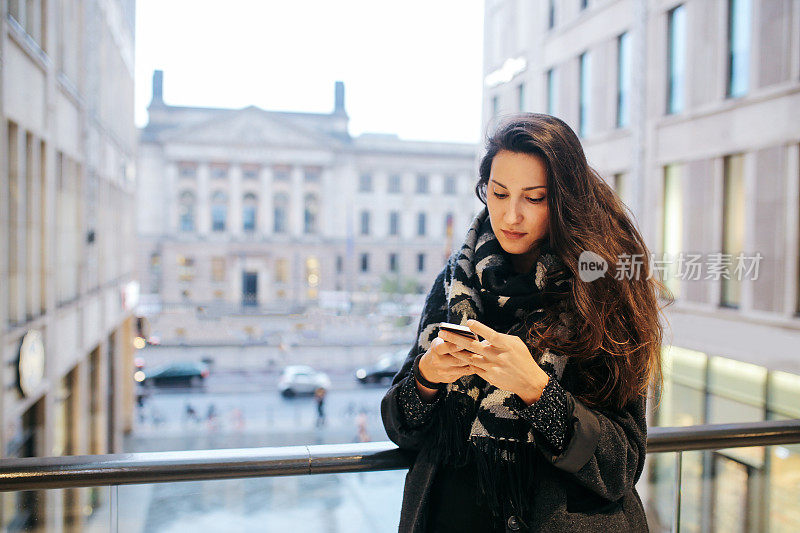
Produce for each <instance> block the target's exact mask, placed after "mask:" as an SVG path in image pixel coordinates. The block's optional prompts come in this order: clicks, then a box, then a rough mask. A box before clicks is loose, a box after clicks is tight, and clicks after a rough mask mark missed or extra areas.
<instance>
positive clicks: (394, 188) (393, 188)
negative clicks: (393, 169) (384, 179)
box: [389, 174, 401, 194]
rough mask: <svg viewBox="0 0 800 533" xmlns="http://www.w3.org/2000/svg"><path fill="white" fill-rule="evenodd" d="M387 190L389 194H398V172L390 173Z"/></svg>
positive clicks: (399, 190) (399, 189)
mask: <svg viewBox="0 0 800 533" xmlns="http://www.w3.org/2000/svg"><path fill="white" fill-rule="evenodd" d="M389 192H390V193H391V194H398V193H400V192H401V188H400V175H399V174H392V175H390V176H389Z"/></svg>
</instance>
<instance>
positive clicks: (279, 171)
mask: <svg viewBox="0 0 800 533" xmlns="http://www.w3.org/2000/svg"><path fill="white" fill-rule="evenodd" d="M289 170H290V167H288V166H286V165H280V166H276V167H273V168H272V177H273V179H274V180H275V181H281V182H286V181H289Z"/></svg>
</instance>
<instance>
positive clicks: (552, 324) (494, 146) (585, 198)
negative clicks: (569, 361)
mask: <svg viewBox="0 0 800 533" xmlns="http://www.w3.org/2000/svg"><path fill="white" fill-rule="evenodd" d="M501 150H507V151H510V152H517V153H526V154H532V155H536V156H539V157H541V158H542V159H543V160H544V162H545V164H546V166H547V205H548V208H549V223H550V228H549V234H548V236H547V239H549V243H548V244H549V246H550V248H551V249H552V250H553V251H554V252H555V253H556V254H557V255H558V256H559V257H560V258H561V260H562V261H563V263H564V265H565V267H566V268H567V269H568V270H570V271H571V274H572V277H573V282H572V289H571V293H572V299H571V302H569V306H570V307H571V309H572V314H573V318H574V320H572V325H573V327H571V328H570V329H571V334H569V335H564V329H563V328H561V327H560V325H561V324H562V323H563V316H561V313H562V310H561V309H560V308H559V307H558V306H551V309H549V310H545V313H544V315H543V317H542V315H541V314H540V318H537V319H536V320H535V321H532V322H530V323H529V324H527V329H528V335H529V338H528V339H527V340H526V342H528V344H529V345H531V346H535V347H536V348H538V349H539V352H540V353H541V351H542V350H544V348H549V349H550V350H551V351H553V352H555V353H563V354H569V355H570V356H572V357H573V360H574V361H575V362H576V363H577V368H578V376H579V382H580V383H579V390H576V391H575V392H574V393H575V395H576V396H577V397H578V398H579V399H580V400H581V401H583V402H584V403H586V404H587V405H591V406H594V407H597V408H608V407H610V408H622V407H624V406H625V405H626V404H627V403H628V402H629V401H631V400H633V399H635V398H640V397H646V396H647V394H648V388H649V386H650V385H651V384H652V385H653V390H654V391H656V392H658V393H660V391H661V389H662V387H663V376H662V373H661V341H662V336H663V327H662V324H661V322H660V320H659V316H660V314H661V307H660V306H659V296H660V297H661V298H662V299H663V300H665V305H664V307H666V306H667V305H670V304H671V303H672V302H673V301H674V297H673V295H672V294H671V293H670V291H669V290H668V289H667V288H666V286H664V284H663V283H661V281H659V280H658V279H657V277H656V276H655V275H653V274H652V271H651V258H650V252H649V251H648V249H647V246H646V245H645V242H644V239H642V236H641V235H640V234H639V231H638V230H637V229H636V227H635V226H634V224H633V223H632V218H633V215H632V214H629V211H628V208H627V207H626V206H625V205H624V204H623V203H622V201H620V199H619V197H618V196H617V195H616V193H615V192H614V190H613V189H612V188H611V187H610V186H609V185H608V184H607V183H606V182H605V181H604V180H603V179H602V178H601V177H600V175H599V174H598V173H597V172H596V171H595V170H594V169H592V168H591V167H590V166H589V164H588V163H587V161H586V156H585V155H584V152H583V147H582V146H581V143H580V141H579V140H578V137H577V135H575V132H573V131H572V129H571V128H570V127H569V126H568V125H567V124H566V123H565V122H564V121H562V120H560V119H558V118H556V117H553V116H550V115H544V114H537V113H523V114H517V115H513V116H509V117H507V118H505V119H504V120H502V121H501V122H500V123H499V125H498V126H497V127H496V129H495V131H494V132H493V133H492V134H491V135H490V136H489V137H488V138H487V140H486V154H485V155H484V157H483V159H482V160H481V164H480V179H479V180H478V183H477V185H476V186H475V193H476V194H477V196H478V198H479V199H480V200H481V202H483V204H484V205H486V188H487V184H488V181H489V174H490V172H491V168H492V160H493V158H494V156H495V155H496V154H497V153H498V152H500V151H501ZM584 251H590V252H594V253H595V254H597V255H598V256H600V257H602V258H603V259H604V260H605V262H606V263H607V265H608V271H606V273H605V274H604V275H603V276H602V277H600V278H598V279H596V280H594V281H590V282H584V281H582V280H581V278H580V276H579V264H578V263H579V258H580V256H581V253H582V252H584ZM626 257H633V258H636V260H635V263H637V264H639V269H640V270H639V272H638V273H637V272H636V271H634V270H631V268H630V267H631V264H630V263H628V264H627V265H626V263H625V261H624V259H623V260H622V261H620V258H626ZM618 261H620V262H618ZM630 273H632V275H630ZM552 274H553V275H557V273H552ZM548 275H551V273H548Z"/></svg>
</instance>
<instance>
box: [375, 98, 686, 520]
mask: <svg viewBox="0 0 800 533" xmlns="http://www.w3.org/2000/svg"><path fill="white" fill-rule="evenodd" d="M475 192H476V195H477V196H478V198H479V199H480V201H481V202H482V203H483V204H484V206H485V207H484V208H483V209H482V210H481V211H480V212H479V213H478V214H477V215H476V216H475V217H474V218H473V220H472V222H471V224H470V227H469V229H468V231H467V233H466V236H465V239H464V242H463V243H462V244H461V246H459V247H458V248H457V249H456V251H455V252H453V254H451V256H450V257H449V259H448V260H447V263H446V265H445V266H444V268H443V269H442V270H441V272H440V273H439V274H438V276H437V277H436V279H435V281H434V282H433V286H432V288H431V289H430V291H429V293H428V296H427V298H426V301H425V303H424V306H423V310H422V313H421V316H420V321H419V326H418V328H417V339H416V341H415V344H414V346H412V348H411V350H410V351H409V355H408V357H407V359H406V361H405V363H404V364H403V366H402V368H401V369H400V371H399V372H398V373H397V375H395V377H394V379H393V382H392V386H391V388H390V389H389V390H388V391H387V392H386V394H385V395H384V397H383V400H382V401H381V416H382V419H383V424H384V427H385V428H386V433H387V435H388V436H389V438H390V439H391V440H392V441H393V442H395V443H396V444H397V445H398V446H399V447H400V448H401V449H404V450H407V451H409V452H411V454H410V455H411V457H412V461H413V464H412V466H411V468H410V469H409V471H408V474H407V475H406V482H405V487H404V492H403V501H402V506H401V511H400V525H399V531H400V533H405V532H413V533H423V532H429V531H435V532H437V533H438V532H456V531H458V532H461V531H480V532H495V531H503V532H511V531H522V532H548V533H559V532H573V531H580V532H588V533H592V532H598V533H600V532H602V533H609V532H612V531H620V532H622V531H625V532H626V533H641V532H646V531H648V525H647V518H646V516H645V511H644V508H643V506H642V501H641V499H640V498H639V495H638V494H637V491H636V488H635V485H636V482H637V481H638V480H639V478H640V477H641V474H642V470H643V468H644V462H645V457H646V447H647V420H646V418H645V406H646V403H647V395H648V388H649V386H650V385H651V384H652V385H653V389H654V390H660V389H661V387H660V385H661V382H662V378H661V373H660V371H661V340H662V334H663V328H662V325H661V323H660V320H659V315H660V313H661V307H660V303H659V301H658V298H657V296H658V295H659V293H661V294H662V295H664V298H665V300H666V301H667V304H669V303H670V302H671V300H672V298H671V293H670V292H669V290H668V289H666V287H665V286H664V285H663V284H662V283H661V282H660V281H658V279H657V277H655V276H652V275H650V263H651V261H650V259H649V258H650V253H649V251H648V249H647V246H646V244H645V242H644V239H643V238H642V236H641V235H640V233H639V231H638V230H637V229H636V226H635V225H634V223H633V221H632V220H631V217H630V215H629V214H628V213H629V212H628V211H627V209H626V208H625V206H624V204H623V203H622V202H621V201H620V199H619V197H618V196H617V195H616V193H615V192H614V190H613V189H612V188H611V187H609V185H608V184H607V183H606V182H605V181H604V180H603V179H602V178H601V177H600V176H599V174H598V173H597V172H596V171H594V170H593V169H592V168H591V167H590V166H589V165H588V162H587V160H586V156H585V155H584V151H583V148H582V147H581V144H580V140H579V139H578V137H577V135H575V132H573V131H572V129H571V128H570V127H569V126H568V125H567V124H566V123H565V122H563V121H562V120H560V119H558V118H556V117H552V116H550V115H543V114H535V113H519V114H515V115H511V116H508V117H506V118H504V119H502V120H501V121H500V122H499V124H498V125H497V127H496V130H495V131H494V132H493V133H492V134H491V135H490V136H489V137H488V139H487V142H486V152H485V155H484V156H483V159H482V160H481V162H480V166H479V178H478V180H477V183H476V186H475ZM433 200H435V198H434V199H433ZM587 254H588V255H589V257H587ZM632 257H636V258H642V260H641V261H639V264H638V266H639V267H641V269H640V270H639V273H638V274H634V273H630V272H625V270H624V269H625V268H626V267H625V262H624V258H632ZM628 264H630V259H628ZM445 322H447V323H452V324H454V325H455V327H454V328H450V330H449V331H446V330H445V329H444V328H442V327H440V326H441V325H442V323H445ZM462 326H466V328H464V329H465V330H466V331H464V333H463V334H459V333H456V332H454V330H455V331H459V328H460V327H462Z"/></svg>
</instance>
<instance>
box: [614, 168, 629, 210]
mask: <svg viewBox="0 0 800 533" xmlns="http://www.w3.org/2000/svg"><path fill="white" fill-rule="evenodd" d="M613 186H614V192H616V193H617V196H618V197H619V199H620V200H622V202H623V203H625V204H627V203H628V175H627V174H625V173H622V172H621V173H619V174H614V183H613Z"/></svg>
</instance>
